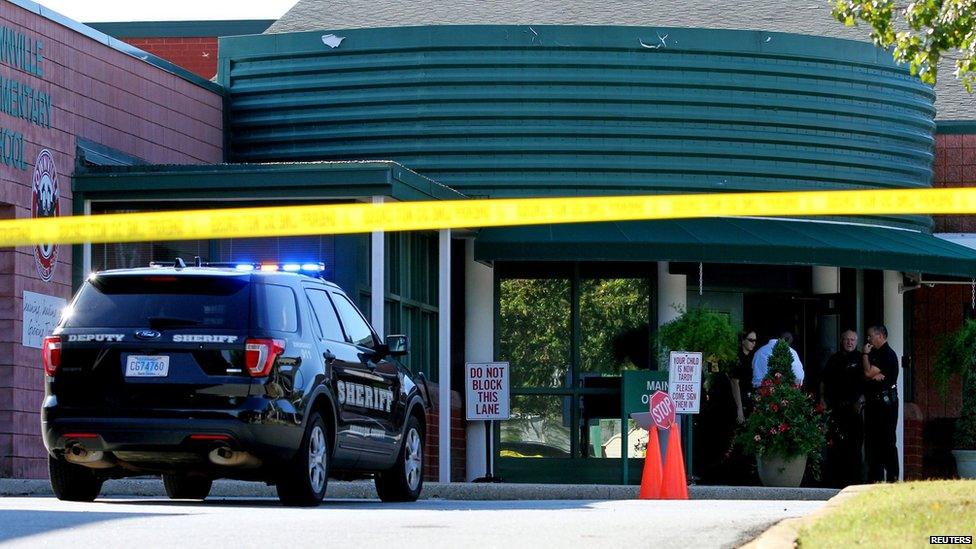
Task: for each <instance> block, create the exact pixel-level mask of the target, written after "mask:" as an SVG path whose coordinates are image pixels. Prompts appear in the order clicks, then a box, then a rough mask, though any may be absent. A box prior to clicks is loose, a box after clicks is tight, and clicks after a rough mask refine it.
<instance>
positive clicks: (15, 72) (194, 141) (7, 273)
mask: <svg viewBox="0 0 976 549" xmlns="http://www.w3.org/2000/svg"><path fill="white" fill-rule="evenodd" d="M0 25H3V26H5V27H8V28H10V29H14V30H15V31H17V32H21V33H23V34H25V35H26V36H27V37H28V39H29V40H32V41H33V40H40V41H42V42H43V48H44V49H43V56H44V61H43V69H44V75H43V76H41V77H38V76H35V75H32V74H29V73H27V72H25V71H23V70H21V69H20V68H18V67H15V66H11V65H8V64H0V75H2V76H3V77H4V78H9V79H12V80H15V81H17V82H18V83H19V84H22V85H28V86H31V87H32V88H34V89H36V90H40V91H41V92H44V93H46V94H49V95H50V96H51V99H52V107H53V108H52V116H51V124H50V125H51V127H50V128H47V127H41V126H38V125H35V124H33V123H31V122H30V121H27V120H24V119H21V118H16V117H13V116H10V115H9V114H6V113H0V127H2V128H4V129H6V130H8V131H12V132H17V133H19V134H22V135H23V136H24V155H23V156H24V161H25V162H26V163H27V164H28V166H27V169H26V170H22V169H19V168H17V167H14V166H8V165H3V164H0V212H3V213H4V215H5V216H6V217H16V218H27V217H30V215H31V214H30V205H31V179H32V175H33V169H34V166H33V164H34V161H35V159H36V158H37V155H38V153H39V152H40V151H41V150H42V149H47V150H49V151H51V153H52V155H53V158H54V162H55V165H56V167H57V173H58V183H59V190H60V200H59V205H60V208H61V212H62V215H69V214H70V213H71V211H72V204H71V199H72V194H71V179H72V174H73V171H74V164H75V144H76V141H77V139H78V138H84V139H87V140H89V141H94V142H96V143H99V144H101V145H104V146H106V147H110V148H114V149H116V150H119V151H122V152H123V153H126V154H128V155H132V156H135V157H139V158H142V159H144V160H146V161H148V162H150V163H155V164H199V163H217V162H220V161H221V160H222V158H223V150H222V146H223V112H222V108H223V107H222V100H221V97H220V96H219V95H218V94H216V93H213V92H211V91H208V90H206V89H204V88H202V87H200V86H198V85H195V84H193V83H190V82H188V81H186V80H184V79H182V78H180V77H178V76H175V75H173V74H170V73H168V72H166V71H163V70H161V69H158V68H156V67H153V66H151V65H149V64H147V63H146V62H144V61H140V60H139V59H136V58H134V57H131V56H129V55H126V54H124V53H122V52H119V51H117V50H114V49H112V48H110V47H108V46H106V45H105V44H102V43H101V42H97V41H94V40H91V39H89V38H87V37H85V36H84V35H82V34H79V33H77V32H75V31H73V30H70V29H68V28H65V27H63V26H61V25H59V24H57V23H55V22H53V21H51V20H49V19H46V18H44V17H41V16H39V15H37V14H36V13H33V12H30V11H27V10H25V9H22V8H20V7H18V6H16V5H13V4H11V3H9V2H6V1H4V0H0ZM24 291H30V292H36V293H40V294H46V295H49V296H55V297H60V298H64V299H68V298H69V297H70V295H71V250H70V249H69V248H66V247H62V248H61V251H60V254H59V263H58V265H57V267H56V269H55V270H54V277H53V279H52V281H51V282H44V281H43V280H42V279H41V278H40V276H39V275H38V273H37V270H36V268H35V265H34V256H33V249H32V248H31V247H19V248H17V249H14V250H11V249H4V250H0V478H2V477H16V478H42V477H45V476H46V475H47V472H46V457H45V452H44V448H43V445H42V444H41V439H40V435H39V431H40V418H39V410H40V406H41V400H42V396H43V374H42V372H41V364H40V352H39V350H38V349H35V348H31V347H25V346H23V345H22V344H21V343H22V336H21V330H22V324H23V295H24Z"/></svg>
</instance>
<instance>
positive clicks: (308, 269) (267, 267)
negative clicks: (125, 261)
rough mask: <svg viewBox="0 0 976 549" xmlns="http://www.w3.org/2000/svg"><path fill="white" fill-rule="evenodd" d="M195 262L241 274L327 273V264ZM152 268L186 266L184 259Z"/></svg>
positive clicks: (154, 262)
mask: <svg viewBox="0 0 976 549" xmlns="http://www.w3.org/2000/svg"><path fill="white" fill-rule="evenodd" d="M193 259H194V262H193V264H192V265H191V266H193V267H225V268H228V267H229V268H232V269H234V270H236V271H241V272H251V271H264V272H277V271H284V272H286V273H303V274H307V275H310V276H322V274H323V273H324V272H325V263H321V262H320V263H311V262H309V263H247V262H243V261H240V262H230V263H225V262H207V261H201V260H200V258H199V257H195V258H193ZM149 266H150V267H176V268H177V269H182V268H186V264H185V263H184V262H183V260H182V259H180V258H176V261H173V262H162V261H153V262H150V263H149Z"/></svg>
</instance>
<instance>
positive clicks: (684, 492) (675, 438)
mask: <svg viewBox="0 0 976 549" xmlns="http://www.w3.org/2000/svg"><path fill="white" fill-rule="evenodd" d="M661 499H688V484H687V481H686V480H685V457H684V455H682V452H681V429H680V428H679V427H678V424H674V425H672V426H671V437H670V438H669V439H668V449H667V451H666V452H665V455H664V482H663V486H662V488H661Z"/></svg>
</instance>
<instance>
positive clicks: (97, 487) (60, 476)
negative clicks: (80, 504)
mask: <svg viewBox="0 0 976 549" xmlns="http://www.w3.org/2000/svg"><path fill="white" fill-rule="evenodd" d="M47 470H48V473H50V475H51V488H52V489H53V490H54V495H55V496H56V497H57V498H58V499H60V500H62V501H95V498H97V497H98V493H99V492H101V491H102V479H100V478H98V476H96V475H95V472H94V471H93V470H91V469H88V468H87V467H82V466H81V465H75V464H73V463H68V462H67V461H65V459H64V458H61V457H55V456H52V455H48V457H47Z"/></svg>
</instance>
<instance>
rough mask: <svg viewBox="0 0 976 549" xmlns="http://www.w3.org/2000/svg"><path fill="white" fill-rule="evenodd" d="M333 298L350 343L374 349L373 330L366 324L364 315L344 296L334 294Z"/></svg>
mask: <svg viewBox="0 0 976 549" xmlns="http://www.w3.org/2000/svg"><path fill="white" fill-rule="evenodd" d="M332 298H333V300H334V301H335V305H336V310H338V311H339V318H341V319H342V326H343V328H345V329H346V336H347V337H348V338H349V341H350V342H351V343H354V344H356V345H361V346H363V347H372V346H373V345H374V341H373V330H372V329H371V328H370V327H369V324H366V321H365V320H364V319H363V315H361V314H359V310H358V309H356V307H355V306H354V305H353V304H352V302H351V301H349V298H347V297H346V296H344V295H342V294H337V293H335V292H332Z"/></svg>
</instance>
